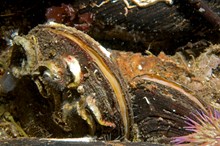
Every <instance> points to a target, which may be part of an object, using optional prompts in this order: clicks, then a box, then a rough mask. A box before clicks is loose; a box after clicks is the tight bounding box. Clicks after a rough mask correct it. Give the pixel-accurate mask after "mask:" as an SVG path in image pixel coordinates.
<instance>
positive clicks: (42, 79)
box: [0, 22, 220, 143]
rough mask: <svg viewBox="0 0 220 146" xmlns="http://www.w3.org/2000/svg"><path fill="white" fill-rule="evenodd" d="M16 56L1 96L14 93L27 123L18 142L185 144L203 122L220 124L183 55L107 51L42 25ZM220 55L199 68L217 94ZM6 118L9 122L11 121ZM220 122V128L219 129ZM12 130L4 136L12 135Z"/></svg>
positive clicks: (16, 43)
mask: <svg viewBox="0 0 220 146" xmlns="http://www.w3.org/2000/svg"><path fill="white" fill-rule="evenodd" d="M213 48H215V49H213ZM9 50H10V51H8V52H7V53H8V54H10V55H9V57H8V58H9V59H8V60H9V61H8V62H9V63H8V64H9V65H8V71H5V74H4V75H3V76H2V77H1V79H0V84H1V86H0V87H1V89H0V90H1V96H3V95H2V94H3V93H6V92H7V93H10V94H11V96H14V97H16V98H15V99H13V100H12V103H11V104H12V105H13V107H10V108H9V109H8V110H9V111H10V113H11V114H12V115H13V117H14V119H16V120H18V121H19V123H20V125H18V124H16V122H15V121H14V120H10V121H11V122H12V121H13V122H12V123H14V124H12V125H13V126H14V127H17V129H16V128H13V126H12V125H11V126H9V127H10V128H8V129H14V135H13V136H14V137H19V135H20V136H31V137H57V138H59V137H62V138H69V137H71V138H73V137H83V136H87V135H90V136H95V137H96V138H97V139H105V140H115V139H119V140H129V141H148V142H154V143H170V142H171V141H174V142H176V143H182V142H187V140H189V139H190V138H187V137H186V138H185V139H184V137H183V138H182V139H181V137H179V136H182V135H187V134H190V133H191V132H192V131H195V129H193V128H192V127H193V124H195V123H196V124H195V125H198V123H200V122H202V120H201V119H203V120H204V121H208V122H209V123H212V121H211V120H212V119H215V121H218V120H219V116H216V115H218V114H217V111H216V112H215V113H213V114H212V112H211V111H209V110H207V107H208V106H207V103H206V102H204V101H203V100H202V99H201V98H198V95H200V94H197V93H196V92H195V91H196V90H197V91H199V89H198V88H199V85H200V83H201V84H205V83H204V82H203V80H202V79H203V78H202V77H200V78H198V79H195V77H193V73H192V72H190V71H189V70H190V67H186V66H184V65H185V63H186V62H185V61H183V60H182V62H178V61H176V60H177V58H178V56H181V55H176V58H170V57H168V56H166V55H165V54H163V53H162V54H160V55H158V56H157V57H156V56H154V55H148V56H142V55H141V54H134V53H129V52H119V51H113V50H107V49H105V48H104V47H103V46H101V45H100V44H99V43H98V42H96V41H95V40H94V39H92V38H91V37H90V36H88V35H87V34H85V33H83V32H81V31H79V30H77V29H75V28H73V27H67V26H65V25H62V24H58V23H54V22H50V23H47V24H44V25H38V26H37V27H35V28H34V29H32V30H31V31H30V32H29V33H28V34H27V35H26V36H19V35H16V36H14V38H13V46H12V47H11V48H10V49H9ZM210 50H212V51H210ZM210 52H215V53H210ZM218 52H219V46H214V47H213V46H212V48H209V49H208V50H207V51H206V52H205V54H203V55H202V56H201V57H200V58H199V59H200V60H204V59H206V61H209V62H211V63H212V64H213V65H214V66H208V67H207V66H206V67H204V66H202V64H201V61H195V62H193V63H194V64H191V65H192V66H193V65H194V67H193V70H195V72H196V71H197V72H199V73H200V75H201V74H204V73H207V74H206V75H204V78H206V79H207V77H209V80H210V82H209V85H211V83H213V84H215V86H217V87H216V88H217V90H218V89H219V88H218V87H219V83H218V81H215V82H214V80H213V79H211V78H212V77H211V76H212V75H214V73H216V71H217V70H218V66H219V64H220V61H219V60H220V59H219V57H218V56H217V55H214V54H218ZM180 58H181V57H180ZM199 63H200V64H199ZM203 63H206V64H207V62H204V61H203ZM181 64H182V65H181ZM189 65H190V62H189ZM195 66H199V67H200V68H199V67H197V68H196V67H195ZM186 68H187V69H186ZM202 71H204V72H202ZM201 72H202V73H201ZM216 75H218V74H216ZM214 79H215V80H216V78H214ZM198 80H199V81H198ZM177 82H178V83H177ZM202 82H203V83H202ZM186 84H188V86H184V85H186ZM195 85H196V86H197V88H196V89H193V86H195ZM189 87H190V88H191V89H189ZM216 92H217V91H216ZM204 95H205V94H204ZM196 111H201V113H200V112H199V113H200V115H202V116H200V118H198V116H195V115H193V114H192V113H194V114H196ZM6 113H7V114H6V115H5V114H2V116H3V115H4V117H5V118H2V119H10V118H8V117H10V116H9V113H8V112H6ZM208 113H209V114H208ZM206 114H208V115H210V117H213V118H207V116H205V115H206ZM186 117H188V120H189V121H191V122H192V124H191V131H189V130H187V128H184V126H186V123H185V122H186V121H187V118H186ZM214 117H215V118H214ZM12 119H13V118H12ZM210 119H211V120H210ZM196 121H197V122H196ZM213 121H214V120H213ZM215 123H216V125H217V127H218V126H219V122H215ZM216 125H214V126H213V127H215V126H216ZM1 126H2V125H1ZM20 126H21V127H22V128H23V129H21V128H18V127H20ZM209 127H210V126H209ZM207 129H208V128H207ZM4 130H5V129H4ZM4 130H1V135H2V136H3V135H6V133H7V132H6V133H5V134H4ZM5 131H7V130H5ZM15 131H19V132H17V133H16V132H15ZM15 133H16V134H15ZM217 134H218V133H217ZM174 137H177V138H176V139H175V138H174ZM195 137H196V136H194V137H193V138H194V139H195ZM173 138H174V139H173ZM213 139H214V140H213V141H214V142H216V141H217V139H215V136H214V138H213ZM198 141H199V140H198ZM213 141H212V142H213Z"/></svg>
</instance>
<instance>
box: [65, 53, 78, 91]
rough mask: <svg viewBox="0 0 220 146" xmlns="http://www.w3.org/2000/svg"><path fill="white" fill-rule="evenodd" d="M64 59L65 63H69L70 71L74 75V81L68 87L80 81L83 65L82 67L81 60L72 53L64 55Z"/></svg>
mask: <svg viewBox="0 0 220 146" xmlns="http://www.w3.org/2000/svg"><path fill="white" fill-rule="evenodd" d="M63 59H64V61H65V63H66V64H67V66H68V68H69V70H70V72H71V73H72V75H73V76H74V82H73V83H70V84H69V85H68V87H75V86H77V85H78V84H79V83H80V80H81V67H80V64H79V61H78V60H77V59H76V58H75V57H73V56H71V55H68V56H66V57H64V58H63Z"/></svg>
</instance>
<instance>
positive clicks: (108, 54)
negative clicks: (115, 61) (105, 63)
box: [99, 45, 111, 58]
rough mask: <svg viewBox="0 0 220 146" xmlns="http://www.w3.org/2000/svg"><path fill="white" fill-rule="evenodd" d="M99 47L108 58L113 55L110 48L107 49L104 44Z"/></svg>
mask: <svg viewBox="0 0 220 146" xmlns="http://www.w3.org/2000/svg"><path fill="white" fill-rule="evenodd" d="M99 49H100V50H101V51H102V53H104V54H105V55H106V56H107V57H108V58H110V56H111V53H110V52H109V51H108V50H106V49H105V48H104V47H103V46H101V45H100V46H99Z"/></svg>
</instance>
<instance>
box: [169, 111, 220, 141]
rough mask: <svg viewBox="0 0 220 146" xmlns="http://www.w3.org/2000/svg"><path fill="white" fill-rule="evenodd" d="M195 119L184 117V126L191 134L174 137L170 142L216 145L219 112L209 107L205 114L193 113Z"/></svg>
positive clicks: (219, 136) (219, 132)
mask: <svg viewBox="0 0 220 146" xmlns="http://www.w3.org/2000/svg"><path fill="white" fill-rule="evenodd" d="M193 117H194V119H195V120H193V119H191V118H189V117H186V124H187V126H186V127H184V128H185V129H186V130H187V131H191V132H192V134H189V135H185V136H180V137H174V138H173V141H172V143H174V144H176V145H179V144H186V143H188V144H190V145H218V144H220V112H218V111H217V110H211V109H209V112H208V113H207V114H206V113H204V112H202V111H197V113H196V114H193Z"/></svg>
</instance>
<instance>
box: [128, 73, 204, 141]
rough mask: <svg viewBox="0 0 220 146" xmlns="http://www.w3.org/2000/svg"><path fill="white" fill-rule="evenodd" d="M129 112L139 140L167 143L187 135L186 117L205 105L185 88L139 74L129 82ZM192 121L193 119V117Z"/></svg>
mask: <svg viewBox="0 0 220 146" xmlns="http://www.w3.org/2000/svg"><path fill="white" fill-rule="evenodd" d="M130 84H131V90H132V94H133V95H134V97H132V109H133V112H134V123H135V124H136V125H137V129H138V138H139V139H140V140H141V141H151V142H159V143H169V142H170V140H171V139H172V137H175V136H178V135H186V134H188V133H189V131H186V130H184V128H183V127H184V126H186V123H185V122H186V117H192V113H195V112H196V111H198V110H202V111H204V112H206V108H205V107H204V103H202V102H201V101H199V100H198V99H197V98H196V97H195V96H193V95H192V94H191V93H190V92H189V91H188V90H187V89H186V88H184V87H182V86H180V85H178V84H176V83H174V82H171V81H168V80H165V79H163V78H161V77H158V76H156V75H149V74H145V75H141V76H137V77H135V78H134V79H133V80H132V81H131V82H130ZM192 119H193V118H192Z"/></svg>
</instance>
